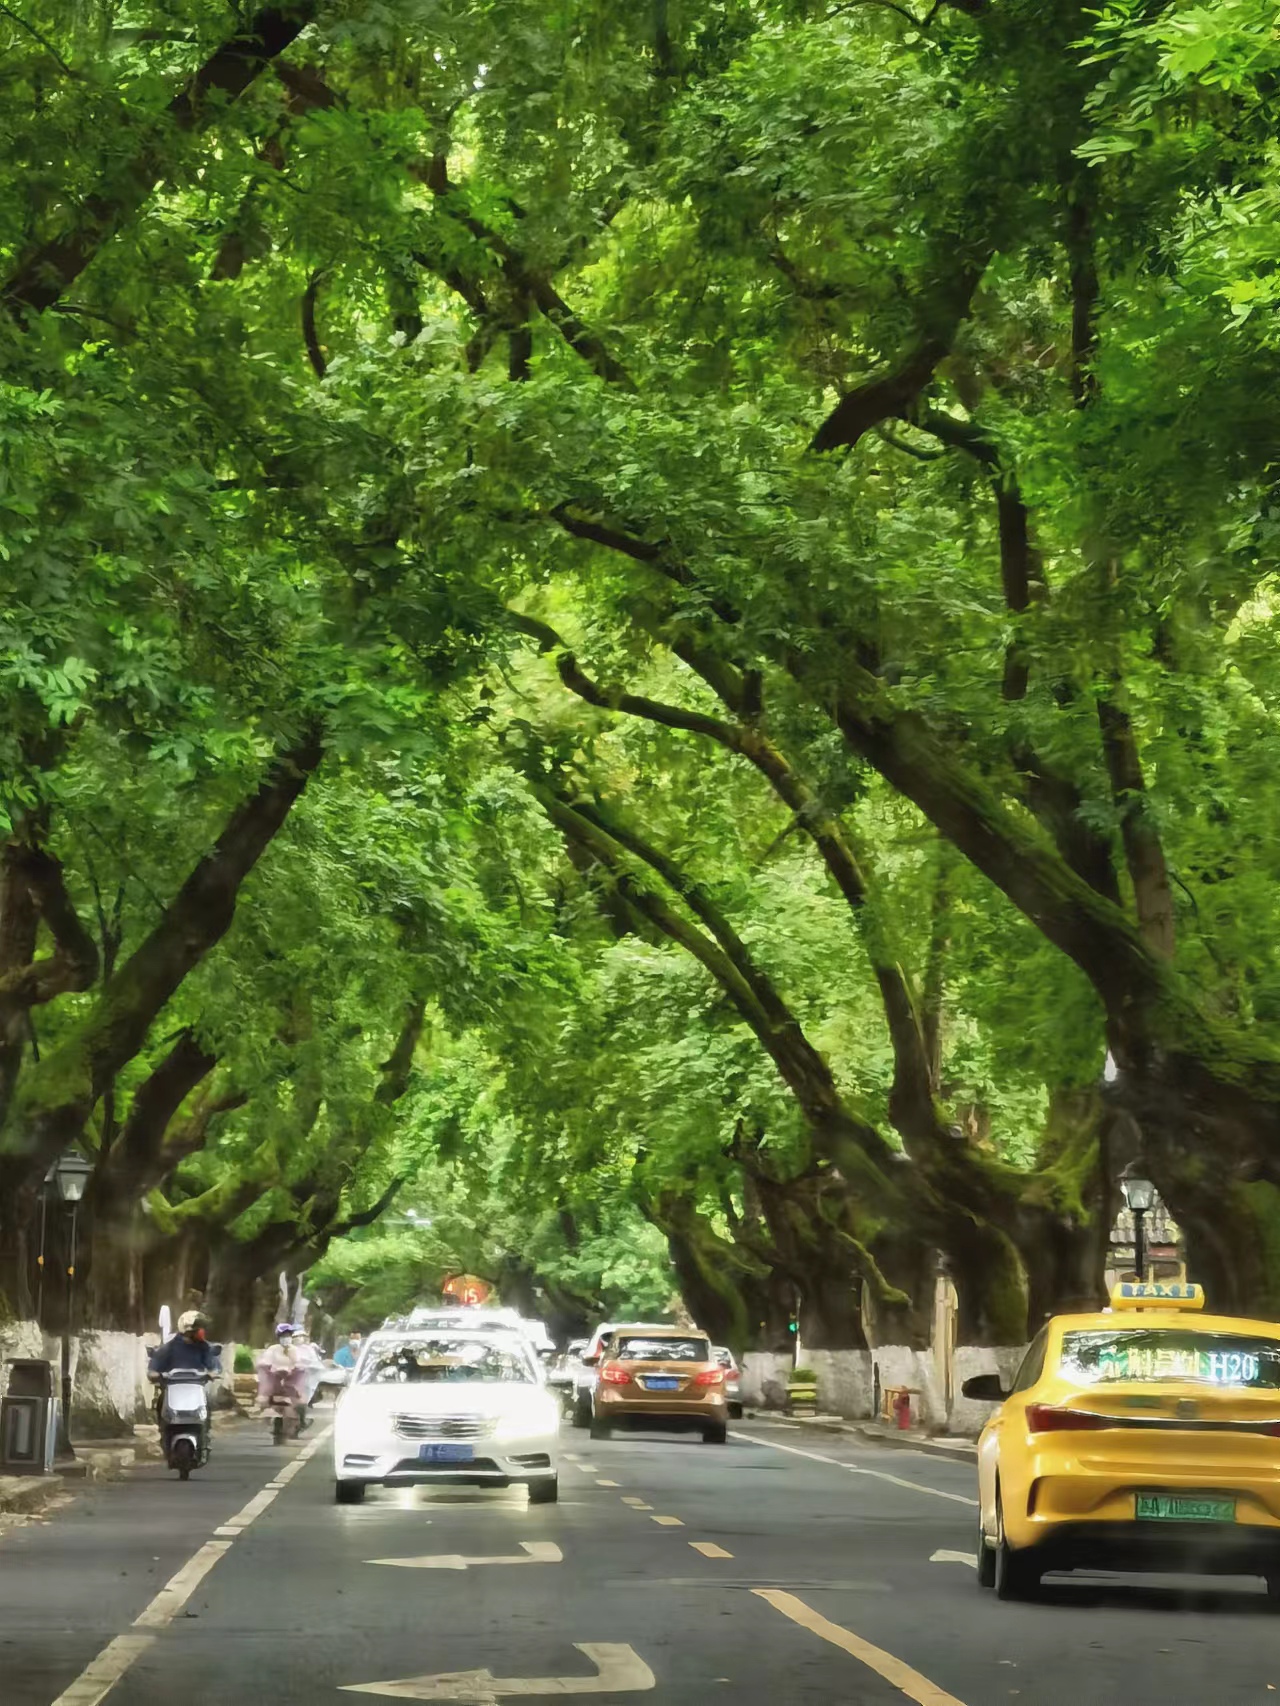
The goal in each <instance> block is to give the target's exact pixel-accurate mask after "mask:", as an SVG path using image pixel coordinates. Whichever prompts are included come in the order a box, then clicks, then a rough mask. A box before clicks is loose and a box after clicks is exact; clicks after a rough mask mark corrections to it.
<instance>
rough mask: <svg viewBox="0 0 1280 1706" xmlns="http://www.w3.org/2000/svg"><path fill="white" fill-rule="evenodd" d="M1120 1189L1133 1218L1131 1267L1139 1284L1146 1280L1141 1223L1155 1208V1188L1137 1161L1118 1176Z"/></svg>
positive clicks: (1144, 1248) (1131, 1163) (1144, 1250)
mask: <svg viewBox="0 0 1280 1706" xmlns="http://www.w3.org/2000/svg"><path fill="white" fill-rule="evenodd" d="M1120 1189H1121V1190H1122V1191H1123V1192H1124V1200H1125V1205H1126V1207H1127V1208H1128V1210H1129V1213H1130V1214H1131V1215H1132V1216H1133V1267H1134V1272H1135V1273H1136V1274H1137V1276H1138V1283H1139V1284H1141V1283H1142V1281H1143V1280H1144V1279H1145V1278H1146V1273H1145V1268H1146V1255H1147V1252H1146V1247H1145V1243H1144V1239H1143V1221H1144V1220H1145V1218H1146V1216H1147V1215H1148V1214H1150V1212H1151V1210H1152V1209H1153V1208H1154V1207H1155V1206H1156V1188H1155V1186H1154V1185H1153V1184H1152V1182H1151V1180H1150V1179H1148V1178H1145V1177H1144V1176H1143V1173H1142V1170H1141V1167H1140V1166H1139V1163H1138V1162H1137V1161H1131V1162H1130V1163H1129V1165H1128V1166H1127V1167H1126V1168H1125V1170H1124V1172H1123V1173H1121V1175H1120Z"/></svg>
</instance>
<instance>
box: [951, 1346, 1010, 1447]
mask: <svg viewBox="0 0 1280 1706" xmlns="http://www.w3.org/2000/svg"><path fill="white" fill-rule="evenodd" d="M1025 1353H1026V1346H1025V1345H998V1346H996V1347H995V1348H991V1347H988V1346H985V1345H957V1346H956V1396H955V1401H954V1403H953V1404H952V1406H951V1416H950V1419H949V1421H948V1424H947V1432H948V1433H953V1434H963V1435H966V1436H968V1437H970V1438H973V1439H976V1438H977V1436H978V1435H979V1434H980V1433H981V1432H982V1429H983V1426H984V1425H985V1423H986V1420H987V1417H988V1416H989V1415H990V1414H991V1409H992V1406H991V1405H990V1404H982V1403H979V1402H978V1401H977V1400H976V1399H973V1398H962V1397H961V1396H960V1388H961V1387H962V1386H963V1385H964V1383H965V1381H966V1380H968V1379H969V1377H970V1376H971V1375H974V1374H998V1375H999V1376H1000V1378H1001V1380H1002V1381H1003V1382H1004V1384H1005V1386H1006V1387H1007V1386H1008V1384H1009V1382H1010V1381H1011V1380H1012V1378H1013V1375H1014V1371H1015V1370H1016V1369H1017V1367H1018V1364H1019V1363H1020V1362H1021V1361H1022V1358H1023V1356H1024V1355H1025Z"/></svg>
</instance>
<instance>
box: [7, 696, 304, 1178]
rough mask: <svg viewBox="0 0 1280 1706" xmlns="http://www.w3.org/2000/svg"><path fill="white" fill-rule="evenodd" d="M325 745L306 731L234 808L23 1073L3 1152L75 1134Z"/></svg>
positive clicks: (56, 1143) (229, 902)
mask: <svg viewBox="0 0 1280 1706" xmlns="http://www.w3.org/2000/svg"><path fill="white" fill-rule="evenodd" d="M323 753H324V747H323V742H322V739H321V734H320V731H319V729H318V728H313V729H310V730H308V731H307V732H306V733H305V734H304V735H303V736H302V737H301V738H300V739H299V740H298V741H297V743H296V744H295V745H294V746H292V747H291V748H290V749H288V750H287V751H284V752H282V753H281V754H280V756H279V757H278V758H277V759H276V760H275V762H274V763H273V764H272V765H271V766H270V767H269V769H268V771H267V773H266V775H265V776H264V778H263V780H262V782H261V783H260V784H259V786H258V788H257V789H256V790H255V791H254V792H253V794H251V795H250V796H249V798H248V799H246V800H244V801H243V802H242V803H241V804H240V805H239V806H237V807H236V809H235V810H234V811H233V812H232V813H231V816H230V817H229V818H228V820H227V823H226V825H225V827H224V828H223V830H222V833H221V834H220V835H219V837H218V839H217V841H216V842H215V843H214V845H213V848H212V849H211V850H210V852H209V853H208V854H206V855H205V856H204V857H203V858H202V859H200V860H199V861H198V862H197V864H196V865H195V867H194V869H193V870H192V871H191V874H190V875H189V876H188V877H187V879H186V881H185V882H184V883H183V885H182V887H181V888H180V889H179V890H178V892H177V894H176V895H175V896H174V897H173V900H172V901H171V902H170V903H169V905H168V907H167V908H166V909H165V912H164V915H163V917H162V918H161V919H160V921H159V922H158V923H157V924H156V926H155V928H154V929H153V930H152V931H151V933H150V935H149V936H147V937H146V938H145V939H144V940H143V941H142V942H141V943H140V944H139V946H138V947H137V948H136V949H135V950H134V952H133V953H132V954H131V955H130V957H129V958H128V959H127V960H126V961H125V963H124V964H123V965H122V966H121V967H120V968H119V970H118V971H116V973H115V974H114V976H113V977H112V978H111V979H110V980H109V982H108V983H107V984H106V985H105V987H104V989H103V991H102V993H101V995H100V997H99V998H98V1000H97V1002H96V1003H95V1005H94V1007H93V1009H92V1011H91V1012H90V1013H89V1014H88V1015H87V1017H86V1018H85V1019H84V1020H83V1021H82V1022H81V1023H80V1024H79V1025H78V1026H77V1027H76V1028H75V1029H74V1030H73V1031H72V1032H71V1034H70V1035H69V1036H68V1037H67V1038H66V1039H65V1040H64V1041H63V1042H62V1043H61V1044H60V1045H59V1047H58V1048H57V1049H56V1050H55V1051H54V1052H53V1053H52V1054H51V1055H48V1056H46V1058H45V1059H44V1060H43V1061H42V1062H41V1063H40V1066H39V1067H38V1068H37V1069H36V1070H35V1072H33V1073H31V1074H30V1075H29V1079H28V1077H24V1080H23V1083H22V1085H20V1087H19V1092H18V1095H17V1097H16V1098H15V1101H14V1105H13V1108H12V1109H11V1111H10V1116H9V1119H8V1120H7V1122H6V1124H5V1126H4V1127H3V1128H2V1129H0V1153H8V1154H17V1155H25V1156H28V1157H30V1158H31V1164H32V1166H33V1168H38V1167H39V1166H40V1165H41V1164H42V1162H43V1163H44V1164H46V1165H47V1163H48V1161H49V1160H52V1159H53V1157H54V1156H56V1155H59V1154H61V1153H62V1151H63V1150H64V1149H65V1148H66V1147H67V1145H68V1144H69V1143H71V1142H72V1141H73V1140H74V1139H75V1138H76V1137H77V1136H78V1135H79V1133H80V1131H81V1130H82V1129H83V1127H84V1124H85V1122H86V1120H87V1119H88V1117H89V1114H90V1111H91V1110H92V1108H93V1105H94V1103H95V1102H96V1101H97V1100H98V1097H99V1096H100V1095H101V1094H102V1091H103V1089H104V1087H105V1086H106V1085H107V1084H108V1083H109V1082H110V1081H111V1080H112V1079H113V1078H114V1077H115V1075H116V1074H117V1073H118V1072H119V1071H120V1069H121V1067H123V1066H124V1065H125V1064H126V1063H127V1062H128V1061H130V1060H132V1059H133V1058H134V1057H135V1056H136V1055H137V1053H138V1051H139V1050H140V1049H141V1048H142V1047H143V1045H144V1043H145V1041H146V1038H147V1033H148V1031H149V1029H150V1027H151V1024H152V1022H153V1020H154V1019H155V1016H156V1014H157V1013H159V1012H160V1010H161V1008H162V1007H163V1006H164V1005H165V1003H166V1002H167V1001H168V1000H169V998H170V996H172V994H173V993H174V991H175V990H176V989H177V988H178V986H179V985H180V984H181V983H182V980H183V979H184V978H185V977H186V976H187V975H188V973H189V972H190V971H191V970H192V969H193V968H194V967H195V966H197V965H198V964H199V963H200V961H201V960H202V959H203V958H204V957H205V955H206V954H208V953H209V952H210V950H211V949H212V948H214V947H215V946H216V945H217V943H218V942H219V941H221V939H222V937H223V936H224V935H225V934H226V932H227V930H228V929H229V928H230V926H231V922H232V919H233V918H234V916H235V910H236V901H237V898H238V896H239V892H240V888H241V885H242V884H243V882H244V880H245V878H246V877H247V876H248V875H249V873H250V871H251V870H252V869H253V867H254V866H255V865H256V864H257V862H258V860H259V858H260V857H261V856H262V854H263V852H264V851H265V850H266V848H267V846H268V845H269V844H270V842H271V839H272V837H273V836H274V835H275V834H276V833H277V832H278V831H279V829H280V828H281V826H282V824H283V823H284V821H285V819H286V818H287V817H288V814H289V811H290V809H291V808H292V806H293V805H294V803H295V801H296V800H297V799H298V797H299V796H300V795H301V793H302V791H303V789H304V788H305V787H306V784H307V780H308V778H309V777H310V775H311V773H312V771H313V770H315V769H316V767H317V766H318V764H319V763H320V760H321V758H322V757H323Z"/></svg>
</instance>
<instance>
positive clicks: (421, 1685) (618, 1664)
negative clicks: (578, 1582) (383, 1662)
mask: <svg viewBox="0 0 1280 1706" xmlns="http://www.w3.org/2000/svg"><path fill="white" fill-rule="evenodd" d="M574 1645H575V1646H576V1647H577V1649H578V1651H579V1652H580V1653H582V1654H583V1655H584V1656H585V1657H586V1658H588V1659H590V1660H591V1662H592V1664H593V1665H595V1667H596V1672H597V1674H596V1675H595V1676H494V1674H493V1672H492V1671H487V1670H452V1671H447V1672H445V1673H444V1674H442V1675H439V1676H412V1677H406V1678H405V1679H404V1680H403V1681H401V1682H358V1683H348V1684H347V1686H346V1687H345V1688H343V1689H342V1690H341V1692H342V1693H343V1694H377V1695H380V1696H381V1697H382V1698H383V1699H386V1700H467V1701H470V1702H471V1706H497V1702H498V1701H499V1700H509V1699H511V1698H513V1697H515V1696H517V1695H530V1694H535V1695H536V1694H556V1695H560V1694H641V1693H643V1692H645V1691H646V1690H647V1689H650V1688H653V1687H655V1686H656V1682H655V1678H654V1674H653V1672H652V1671H651V1670H650V1669H649V1667H648V1665H647V1664H645V1662H644V1660H643V1659H642V1658H641V1657H640V1655H639V1653H637V1652H635V1651H634V1650H633V1649H632V1648H631V1647H628V1646H627V1645H625V1643H623V1644H618V1643H616V1642H613V1641H576V1642H575V1643H574Z"/></svg>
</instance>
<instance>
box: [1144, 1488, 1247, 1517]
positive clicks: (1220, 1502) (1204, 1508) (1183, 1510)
mask: <svg viewBox="0 0 1280 1706" xmlns="http://www.w3.org/2000/svg"><path fill="white" fill-rule="evenodd" d="M1137 1517H1138V1521H1139V1522H1234V1521H1235V1520H1236V1501H1235V1500H1234V1499H1197V1498H1194V1497H1188V1496H1187V1495H1186V1494H1185V1493H1139V1494H1138V1510H1137Z"/></svg>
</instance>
